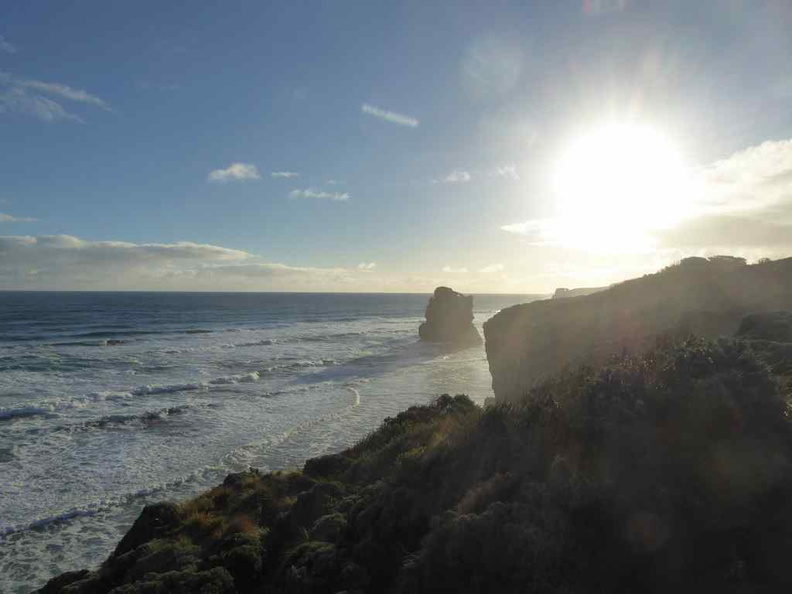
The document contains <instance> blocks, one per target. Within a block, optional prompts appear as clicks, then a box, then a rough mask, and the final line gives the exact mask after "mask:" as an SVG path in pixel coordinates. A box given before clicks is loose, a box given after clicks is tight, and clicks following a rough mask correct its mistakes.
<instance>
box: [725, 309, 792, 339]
mask: <svg viewBox="0 0 792 594" xmlns="http://www.w3.org/2000/svg"><path fill="white" fill-rule="evenodd" d="M737 336H739V337H741V338H749V339H753V340H771V341H773V342H792V312H789V311H772V312H761V313H755V314H751V315H748V316H745V317H744V318H743V319H742V322H741V323H740V327H739V328H738V329H737Z"/></svg>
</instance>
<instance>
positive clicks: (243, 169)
mask: <svg viewBox="0 0 792 594" xmlns="http://www.w3.org/2000/svg"><path fill="white" fill-rule="evenodd" d="M248 179H261V175H259V172H258V169H257V168H256V166H255V165H252V164H250V163H231V165H229V166H228V167H226V168H225V169H215V170H214V171H211V172H209V181H213V182H227V181H244V180H248Z"/></svg>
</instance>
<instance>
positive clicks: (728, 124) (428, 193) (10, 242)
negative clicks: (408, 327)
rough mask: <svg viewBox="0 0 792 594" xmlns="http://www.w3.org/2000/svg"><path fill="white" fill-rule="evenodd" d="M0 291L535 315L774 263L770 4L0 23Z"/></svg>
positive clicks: (190, 14) (774, 14)
mask: <svg viewBox="0 0 792 594" xmlns="http://www.w3.org/2000/svg"><path fill="white" fill-rule="evenodd" d="M2 13H3V14H2V19H0V289H42V290H53V289H54V290H60V289H65V290H200V291H203V290H210V291H374V292H429V291H431V290H432V289H433V288H434V287H435V286H438V285H441V284H442V285H450V286H452V287H454V288H455V289H457V290H461V291H465V292H476V293H543V292H551V291H553V290H554V289H555V288H556V287H562V286H563V287H580V286H602V285H606V284H609V283H612V282H617V281H620V280H623V279H626V278H630V277H634V276H639V275H641V274H645V273H649V272H653V271H656V270H658V269H659V268H661V267H663V266H665V265H667V264H669V263H672V262H674V261H677V260H679V259H681V258H682V257H685V256H689V255H713V254H723V253H726V254H734V255H740V256H744V257H746V258H748V259H749V260H750V261H754V260H756V259H758V258H762V257H770V258H780V257H785V256H789V255H792V110H790V109H789V105H790V102H792V69H790V68H789V67H788V64H790V63H792V36H790V35H789V34H788V32H789V31H790V30H792V3H790V2H789V1H788V0H766V1H761V0H697V1H696V2H690V1H689V0H666V1H662V0H556V1H554V2H546V1H539V0H519V1H517V0H515V1H501V0H489V1H486V2H485V1H481V2H472V1H471V2H464V1H457V2H451V1H444V0H436V1H432V2H426V1H425V0H416V1H404V2H396V1H394V2H368V1H363V0H361V1H356V2H353V1H345V0H338V1H334V2H319V1H313V2H308V1H297V0H290V1H285V0H284V1H274V0H273V1H268V2H262V1H260V0H255V1H254V0H247V1H245V0H238V1H232V0H229V1H228V2H223V3H218V2H208V1H203V0H190V1H189V2H188V1H180V0H170V1H169V2H161V1H148V0H137V1H136V2H107V1H106V0H97V1H89V0H83V1H80V0H76V1H74V2H61V1H57V0H52V1H43V0H4V2H3V9H2Z"/></svg>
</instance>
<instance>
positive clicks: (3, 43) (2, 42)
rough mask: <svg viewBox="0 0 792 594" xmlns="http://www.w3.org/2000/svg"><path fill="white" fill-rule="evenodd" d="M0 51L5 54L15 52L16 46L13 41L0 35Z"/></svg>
mask: <svg viewBox="0 0 792 594" xmlns="http://www.w3.org/2000/svg"><path fill="white" fill-rule="evenodd" d="M0 51H2V52H6V53H7V54H15V53H16V52H17V48H16V46H15V45H14V44H13V43H11V42H10V41H8V40H7V39H6V38H5V37H3V36H2V35H0Z"/></svg>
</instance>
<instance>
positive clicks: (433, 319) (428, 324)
mask: <svg viewBox="0 0 792 594" xmlns="http://www.w3.org/2000/svg"><path fill="white" fill-rule="evenodd" d="M425 317H426V321H425V322H424V323H423V324H421V326H420V327H419V328H418V335H419V336H420V337H421V340H423V341H426V342H439V343H445V344H449V345H454V346H459V347H467V346H476V345H480V344H481V335H480V334H479V333H478V330H476V327H475V326H474V325H473V296H472V295H463V294H462V293H457V292H456V291H454V290H453V289H450V288H448V287H437V288H436V289H435V291H434V294H433V295H432V296H431V297H430V298H429V304H428V305H427V306H426V313H425Z"/></svg>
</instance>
